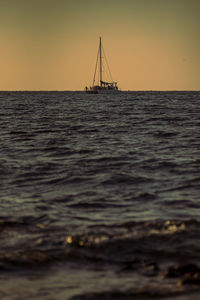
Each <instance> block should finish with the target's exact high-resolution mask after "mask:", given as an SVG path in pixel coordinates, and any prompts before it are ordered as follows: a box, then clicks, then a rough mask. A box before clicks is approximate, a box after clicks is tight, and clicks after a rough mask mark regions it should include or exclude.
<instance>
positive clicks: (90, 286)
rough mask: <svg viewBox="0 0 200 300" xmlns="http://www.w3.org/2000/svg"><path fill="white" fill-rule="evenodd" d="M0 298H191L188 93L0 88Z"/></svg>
mask: <svg viewBox="0 0 200 300" xmlns="http://www.w3.org/2000/svg"><path fill="white" fill-rule="evenodd" d="M0 299H5V300H10V299H12V300H27V299H28V300H31V299H37V300H53V299H58V300H68V299H71V300H72V299H73V300H86V299H87V300H89V299H90V300H91V299H94V300H100V299H101V300H104V299H108V300H110V299H114V300H128V299H177V300H186V299H193V300H197V299H200V92H129V93H120V94H118V95H90V94H85V93H79V92H76V93H72V92H1V93H0Z"/></svg>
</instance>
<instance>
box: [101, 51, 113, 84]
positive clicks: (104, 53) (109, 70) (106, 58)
mask: <svg viewBox="0 0 200 300" xmlns="http://www.w3.org/2000/svg"><path fill="white" fill-rule="evenodd" d="M102 49H103V55H104V57H105V61H106V65H107V68H108V71H109V75H110V78H111V81H112V82H113V79H112V74H111V72H110V68H109V65H108V61H107V58H106V54H105V51H104V48H103V46H102Z"/></svg>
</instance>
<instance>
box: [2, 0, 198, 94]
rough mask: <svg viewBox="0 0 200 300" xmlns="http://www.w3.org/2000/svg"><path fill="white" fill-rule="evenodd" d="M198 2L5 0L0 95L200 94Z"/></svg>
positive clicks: (188, 0) (158, 0)
mask: <svg viewBox="0 0 200 300" xmlns="http://www.w3.org/2000/svg"><path fill="white" fill-rule="evenodd" d="M199 12H200V1H199V0H123V1H122V0H100V1H96V0H0V39H1V46H0V70H1V71H0V90H83V89H84V87H85V86H86V85H91V83H92V78H93V72H94V67H95V63H96V55H97V48H98V42H99V41H98V40H99V36H101V37H102V40H103V45H104V49H105V52H106V56H107V59H108V61H109V66H110V69H111V72H112V75H113V79H114V80H116V81H118V82H119V86H120V88H122V89H123V90H200V59H199V53H200V38H199V30H200V18H199Z"/></svg>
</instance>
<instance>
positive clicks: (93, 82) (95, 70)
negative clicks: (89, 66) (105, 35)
mask: <svg viewBox="0 0 200 300" xmlns="http://www.w3.org/2000/svg"><path fill="white" fill-rule="evenodd" d="M98 58H99V48H98V51H97V60H96V66H95V71H94V77H93V82H92V86H94V83H95V77H96V71H97V64H98Z"/></svg>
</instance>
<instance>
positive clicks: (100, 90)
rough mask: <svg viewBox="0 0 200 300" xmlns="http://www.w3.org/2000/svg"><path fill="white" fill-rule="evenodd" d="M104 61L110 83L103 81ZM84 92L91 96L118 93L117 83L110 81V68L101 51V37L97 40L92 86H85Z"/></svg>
mask: <svg viewBox="0 0 200 300" xmlns="http://www.w3.org/2000/svg"><path fill="white" fill-rule="evenodd" d="M104 61H105V63H106V66H107V71H108V74H109V79H110V82H107V81H104V80H103V73H104V71H105V66H104ZM85 91H86V92H87V93H92V94H107V93H116V92H119V91H120V90H119V89H118V85H117V82H115V81H113V80H112V75H111V72H110V68H109V66H108V62H107V59H106V56H105V53H104V50H103V46H102V41H101V37H100V38H99V47H98V52H97V61H96V66H95V71H94V77H93V82H92V86H90V87H87V86H86V87H85Z"/></svg>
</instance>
